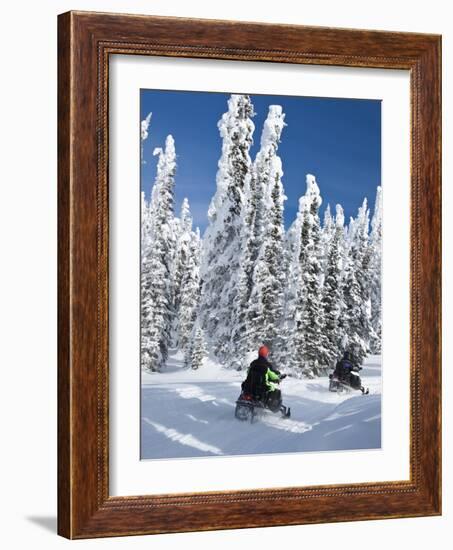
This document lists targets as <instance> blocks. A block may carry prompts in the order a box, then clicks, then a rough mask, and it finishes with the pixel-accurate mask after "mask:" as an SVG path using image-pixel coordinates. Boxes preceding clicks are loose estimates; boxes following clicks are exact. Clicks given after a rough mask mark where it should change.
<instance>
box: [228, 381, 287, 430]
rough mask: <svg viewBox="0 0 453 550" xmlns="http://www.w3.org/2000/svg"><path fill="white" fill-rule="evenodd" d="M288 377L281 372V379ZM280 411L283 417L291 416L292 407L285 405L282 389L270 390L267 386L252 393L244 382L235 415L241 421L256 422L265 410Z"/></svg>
mask: <svg viewBox="0 0 453 550" xmlns="http://www.w3.org/2000/svg"><path fill="white" fill-rule="evenodd" d="M284 378H286V374H280V380H283V379H284ZM266 409H267V410H269V411H271V412H273V413H280V414H281V416H282V417H283V418H289V417H290V416H291V408H290V407H286V406H285V405H283V401H282V397H281V392H280V390H277V391H273V392H270V391H269V390H268V389H267V388H262V389H261V390H259V389H257V390H255V392H253V393H251V392H249V391H247V388H246V387H245V383H244V382H243V383H242V391H241V395H240V396H239V397H238V399H237V401H236V409H235V411H234V416H235V417H236V418H237V419H238V420H241V421H246V420H250V422H251V423H253V422H254V420H255V418H256V417H257V416H258V414H259V413H260V412H261V411H263V410H266Z"/></svg>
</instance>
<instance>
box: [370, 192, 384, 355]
mask: <svg viewBox="0 0 453 550" xmlns="http://www.w3.org/2000/svg"><path fill="white" fill-rule="evenodd" d="M370 241H371V242H370V246H371V265H370V271H371V273H370V277H371V326H372V329H373V333H372V336H371V342H370V349H371V352H372V353H376V354H378V353H381V338H382V296H381V279H382V188H381V187H380V186H378V188H377V192H376V202H375V206H374V213H373V218H372V220H371V235H370Z"/></svg>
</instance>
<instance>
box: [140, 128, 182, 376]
mask: <svg viewBox="0 0 453 550" xmlns="http://www.w3.org/2000/svg"><path fill="white" fill-rule="evenodd" d="M154 154H155V155H159V160H158V163H157V176H156V180H155V183H154V188H153V192H152V201H151V204H150V207H149V213H150V216H151V221H150V224H151V227H150V234H151V242H150V246H149V250H148V252H147V254H146V255H145V256H144V257H143V258H142V272H141V297H142V307H141V362H142V367H144V368H146V369H148V370H151V371H156V370H160V369H161V367H162V365H163V364H164V363H165V361H166V359H167V355H168V346H169V341H170V328H171V318H172V289H171V283H170V281H171V278H170V272H171V263H172V261H173V256H174V242H175V240H174V223H173V220H174V216H173V205H174V178H175V171H176V154H175V145H174V140H173V138H172V136H168V137H167V139H166V142H165V151H163V150H162V149H160V148H158V149H156V150H155V151H154Z"/></svg>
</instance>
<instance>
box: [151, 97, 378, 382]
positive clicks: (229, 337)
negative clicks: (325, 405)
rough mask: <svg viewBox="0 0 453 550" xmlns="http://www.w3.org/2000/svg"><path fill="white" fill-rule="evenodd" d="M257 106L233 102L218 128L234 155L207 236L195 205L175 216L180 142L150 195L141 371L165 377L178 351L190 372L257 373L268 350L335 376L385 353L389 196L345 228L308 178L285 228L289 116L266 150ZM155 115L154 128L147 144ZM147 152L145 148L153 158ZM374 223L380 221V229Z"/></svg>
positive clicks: (220, 177)
mask: <svg viewBox="0 0 453 550" xmlns="http://www.w3.org/2000/svg"><path fill="white" fill-rule="evenodd" d="M253 116H254V110H253V105H252V102H251V99H250V97H249V96H247V95H231V97H230V99H229V100H228V109H227V112H225V113H224V114H223V116H222V118H221V120H220V121H219V123H218V129H219V132H220V136H221V139H222V151H221V153H220V160H219V163H218V172H217V178H216V184H217V185H216V191H215V194H214V196H213V197H212V200H211V203H210V206H209V210H208V220H209V224H208V227H207V229H206V231H205V233H204V235H203V236H202V237H201V235H200V231H199V230H198V228H196V229H194V227H193V222H192V216H191V213H190V205H189V202H188V200H187V199H184V201H183V203H182V207H181V212H179V213H175V211H174V202H175V198H174V197H175V185H177V183H176V150H175V142H174V140H173V137H172V136H171V135H169V136H168V137H167V139H166V142H165V146H164V147H163V148H157V149H155V150H154V155H157V156H158V163H157V174H156V177H155V181H154V184H153V186H152V189H151V194H150V199H149V200H147V199H146V198H145V195H144V194H142V234H141V240H142V246H141V250H142V255H141V262H142V265H141V362H142V368H144V369H146V370H147V371H161V370H162V369H163V368H164V366H165V362H166V360H167V357H168V355H169V352H170V350H171V351H175V350H179V351H182V352H183V353H184V358H185V363H186V365H187V367H189V368H193V369H197V368H200V367H202V364H203V360H204V358H205V357H206V356H207V355H210V356H211V358H212V359H213V360H215V361H217V362H218V363H221V364H222V365H224V366H225V367H228V368H236V369H241V368H245V366H246V360H247V356H248V353H249V352H250V351H254V350H256V349H258V346H259V345H261V344H267V345H268V346H269V347H270V349H271V360H272V361H273V362H274V363H275V364H276V365H277V366H278V367H279V368H283V369H285V370H286V371H289V372H292V373H293V374H294V375H295V376H299V375H300V376H305V377H310V378H311V377H315V376H320V375H324V374H326V373H327V371H328V370H329V369H330V368H332V367H333V366H334V365H335V362H336V361H337V360H338V359H339V357H340V356H341V355H342V353H343V352H344V351H345V350H348V351H350V352H351V353H352V354H353V356H354V358H355V359H356V361H357V362H358V363H362V362H363V360H364V358H365V357H366V355H367V354H369V353H376V354H378V353H380V348H381V246H382V197H381V188H380V187H378V188H377V195H376V201H375V208H374V212H373V213H372V215H371V214H370V210H369V208H368V205H367V200H366V199H365V200H364V201H363V204H362V205H361V206H360V207H359V208H358V213H357V216H356V217H355V218H351V220H350V221H349V223H348V224H345V219H344V214H343V209H342V207H341V206H340V205H336V208H335V212H334V213H332V212H331V210H330V208H329V207H327V208H326V210H325V213H324V217H323V221H322V223H321V220H320V207H321V204H322V198H321V193H320V188H319V186H318V183H317V182H316V178H315V176H313V175H311V174H307V175H306V191H305V194H304V195H303V196H302V197H300V200H299V208H298V212H297V216H296V219H295V220H294V221H293V223H292V225H291V226H290V227H289V229H288V230H287V231H285V227H284V203H285V200H286V197H285V191H284V187H283V181H282V180H283V166H282V161H281V159H280V157H279V155H278V148H279V143H280V140H281V138H282V134H284V127H285V122H284V119H285V114H284V113H283V112H282V108H281V107H280V106H279V105H271V106H269V112H268V115H267V119H266V121H265V122H264V126H263V129H262V133H261V143H260V149H259V151H258V153H257V155H256V157H255V158H254V159H252V158H251V156H250V148H251V145H252V142H253V134H254V130H255V125H254V123H253ZM150 121H151V114H150V115H148V117H146V119H145V120H144V121H143V122H142V128H141V131H142V134H141V135H142V145H143V142H144V141H145V140H146V139H147V137H148V131H149V126H150ZM142 150H143V148H142ZM370 216H371V219H370Z"/></svg>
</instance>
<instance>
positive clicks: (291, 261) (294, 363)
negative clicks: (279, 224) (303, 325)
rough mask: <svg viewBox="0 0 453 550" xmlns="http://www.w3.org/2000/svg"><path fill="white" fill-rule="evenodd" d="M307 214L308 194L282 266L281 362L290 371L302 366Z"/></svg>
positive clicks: (290, 231)
mask: <svg viewBox="0 0 453 550" xmlns="http://www.w3.org/2000/svg"><path fill="white" fill-rule="evenodd" d="M306 214H307V209H306V200H305V197H301V198H300V199H299V209H298V212H297V215H296V219H295V220H294V222H293V223H292V224H291V226H290V228H289V229H288V231H287V232H286V235H285V241H284V260H283V269H284V274H285V281H286V284H285V291H284V308H283V322H282V326H281V332H282V333H283V334H284V335H285V340H286V341H285V345H284V346H282V347H281V348H280V353H279V360H280V364H281V365H285V367H286V368H287V369H289V370H293V371H294V370H295V369H297V368H299V372H300V364H299V362H298V355H297V352H296V351H295V350H296V349H301V347H302V345H303V344H302V341H303V338H302V337H303V335H302V334H301V333H300V332H298V324H299V318H300V305H301V304H303V297H302V295H303V287H302V272H301V262H300V260H301V255H300V251H301V239H302V225H303V223H304V222H305V217H306Z"/></svg>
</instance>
